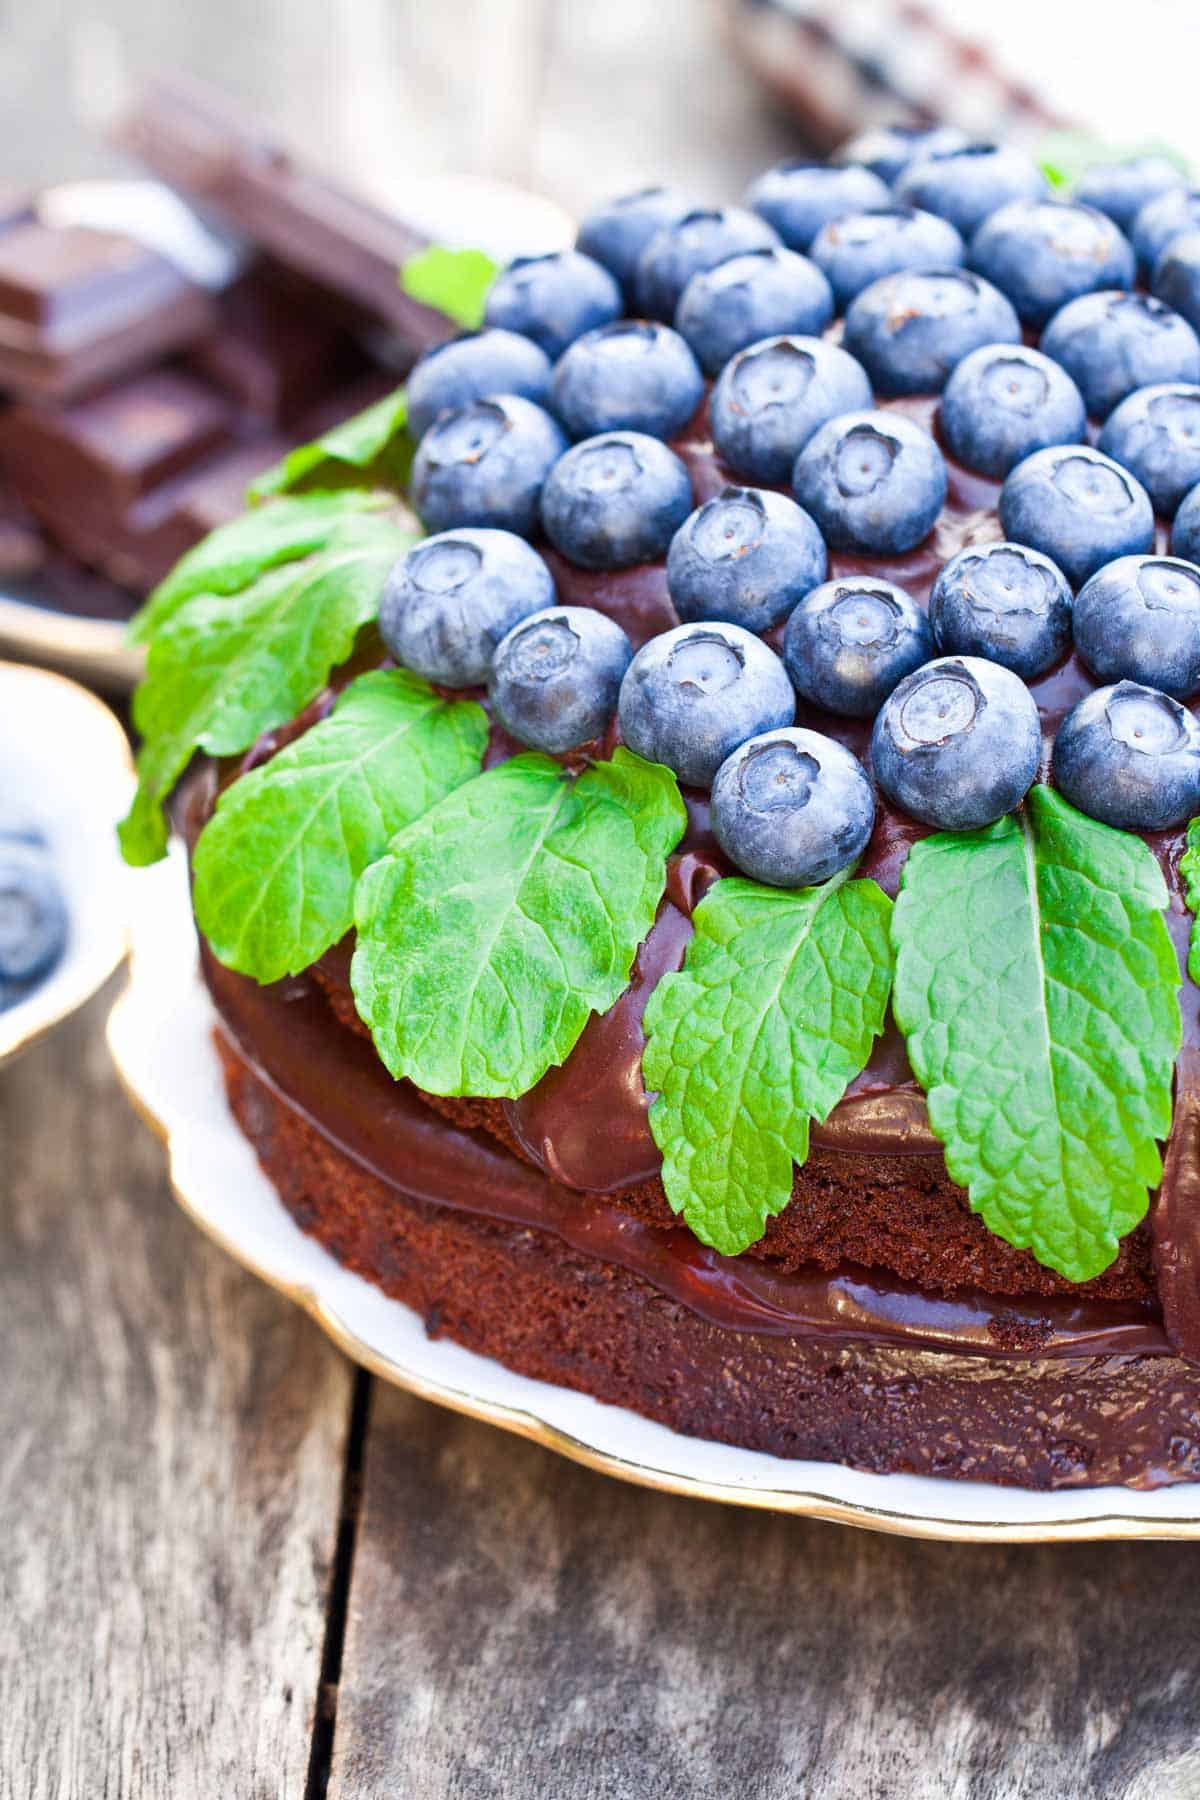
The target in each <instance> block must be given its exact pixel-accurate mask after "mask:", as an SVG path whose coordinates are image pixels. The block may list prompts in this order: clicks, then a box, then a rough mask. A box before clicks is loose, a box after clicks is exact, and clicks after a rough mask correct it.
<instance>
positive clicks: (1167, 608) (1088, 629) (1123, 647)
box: [1075, 556, 1200, 700]
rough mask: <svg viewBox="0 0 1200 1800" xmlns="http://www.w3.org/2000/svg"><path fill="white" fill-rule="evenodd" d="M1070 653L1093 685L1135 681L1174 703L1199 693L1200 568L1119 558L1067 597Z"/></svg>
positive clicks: (1151, 558) (1158, 560)
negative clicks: (1071, 609) (1071, 616)
mask: <svg viewBox="0 0 1200 1800" xmlns="http://www.w3.org/2000/svg"><path fill="white" fill-rule="evenodd" d="M1075 648H1076V649H1077V650H1078V652H1079V654H1080V656H1081V657H1082V658H1083V660H1084V662H1085V663H1086V664H1087V666H1088V668H1089V669H1090V670H1091V671H1092V674H1093V675H1094V676H1095V677H1096V679H1097V681H1125V680H1128V681H1140V682H1142V683H1143V684H1144V685H1145V686H1146V687H1152V688H1161V689H1162V691H1163V693H1164V694H1170V695H1171V697H1172V698H1173V699H1175V700H1187V699H1190V697H1191V696H1192V695H1193V694H1194V693H1196V692H1197V690H1200V569H1198V568H1196V567H1195V566H1194V564H1192V563H1188V562H1182V561H1180V560H1178V559H1176V558H1174V557H1169V556H1119V557H1118V558H1117V560H1116V562H1111V563H1107V564H1106V565H1105V567H1104V568H1103V569H1098V570H1097V572H1096V573H1095V574H1094V575H1093V576H1092V578H1091V580H1090V581H1086V582H1085V583H1084V585H1083V586H1082V587H1081V588H1080V590H1079V593H1078V594H1077V595H1076V597H1075Z"/></svg>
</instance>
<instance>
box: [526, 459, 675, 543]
mask: <svg viewBox="0 0 1200 1800" xmlns="http://www.w3.org/2000/svg"><path fill="white" fill-rule="evenodd" d="M691 510H692V484H691V482H690V481H689V479H688V472H687V470H686V469H685V468H684V466H683V464H682V463H681V462H680V460H679V458H678V457H677V456H676V455H675V452H674V451H673V450H668V449H667V446H666V445H665V444H664V443H661V442H660V441H659V439H658V438H653V437H647V436H646V435H645V433H644V432H641V431H610V432H606V433H605V435H604V436H603V437H593V438H584V440H583V442H582V443H581V444H575V445H574V446H573V447H572V448H571V449H570V450H568V451H567V453H566V455H565V456H562V457H560V458H559V460H558V461H557V462H556V463H555V465H554V467H553V469H551V471H550V474H549V476H548V478H547V480H546V485H545V488H544V489H543V492H542V523H543V525H544V526H545V529H546V536H547V537H548V538H549V539H550V542H551V543H552V544H553V545H554V547H555V549H556V550H561V552H562V554H563V555H564V556H567V557H569V558H570V559H571V561H572V562H574V563H578V565H579V566H580V568H583V569H625V568H630V567H632V565H633V564H634V563H640V562H651V561H653V559H654V558H655V557H656V556H662V555H663V554H664V552H665V551H666V548H667V545H668V544H669V543H670V542H671V539H672V537H673V536H674V535H675V533H676V532H677V531H678V529H679V527H680V526H681V525H682V524H683V521H684V520H685V519H686V518H687V516H688V514H689V512H691Z"/></svg>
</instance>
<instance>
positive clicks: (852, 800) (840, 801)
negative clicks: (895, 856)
mask: <svg viewBox="0 0 1200 1800" xmlns="http://www.w3.org/2000/svg"><path fill="white" fill-rule="evenodd" d="M874 823H875V790H874V789H873V788H872V786H871V783H870V780H869V779H868V776H867V772H866V770H865V769H864V768H863V766H862V764H861V763H860V762H859V760H858V758H857V757H856V756H852V755H851V754H850V752H849V750H846V749H844V748H843V746H842V745H841V744H838V743H835V742H834V740H833V739H832V738H827V737H824V736H822V734H821V733H820V732H819V731H805V730H802V729H800V728H799V727H797V726H793V727H792V728H791V729H790V730H788V729H784V730H780V731H764V732H762V733H760V735H759V736H758V737H752V738H751V739H750V740H749V742H748V743H745V744H741V745H739V747H738V748H737V749H736V750H735V751H734V752H733V754H732V755H731V756H728V757H726V759H725V761H724V762H723V763H722V764H721V767H720V768H719V769H718V770H717V777H716V780H715V781H714V782H713V790H712V829H713V836H714V837H715V838H716V840H717V842H718V844H720V846H721V848H722V850H723V851H724V852H725V854H726V856H727V857H728V858H729V860H730V862H732V863H734V864H735V865H736V866H737V868H739V869H740V870H741V871H742V873H743V874H744V875H749V876H750V878H751V879H752V880H753V881H765V882H767V883H768V884H769V885H770V886H771V887H784V888H800V887H812V886H814V885H815V884H816V883H817V882H819V881H828V880H829V877H830V876H831V875H836V874H837V872H838V870H839V869H844V868H847V867H848V866H849V865H850V864H851V863H853V862H857V861H858V858H859V857H860V856H861V855H862V853H863V851H864V850H865V849H866V847H867V840H868V838H869V837H870V835H871V828H872V826H873V825H874Z"/></svg>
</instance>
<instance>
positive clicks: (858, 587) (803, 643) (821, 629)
mask: <svg viewBox="0 0 1200 1800" xmlns="http://www.w3.org/2000/svg"><path fill="white" fill-rule="evenodd" d="M933 653H934V649H933V634H932V633H931V631H930V629H929V620H928V619H927V618H926V616H925V614H924V613H923V612H922V611H921V609H920V607H919V606H918V605H917V603H916V601H915V600H913V599H912V597H911V596H910V595H909V594H906V593H905V592H904V589H903V588H898V587H895V586H894V585H893V584H892V583H891V582H890V581H871V580H868V579H866V578H858V579H854V580H850V579H847V580H844V581H827V582H825V583H824V584H823V585H822V586H821V587H819V588H814V590H813V592H812V593H811V594H809V595H808V596H807V597H806V598H805V599H804V600H802V601H801V603H800V605H799V606H797V608H796V610H795V611H794V612H793V613H792V616H791V618H790V619H789V620H788V622H787V630H786V632H785V633H784V639H783V660H784V663H785V665H786V667H787V672H788V674H789V675H790V676H791V678H792V686H793V687H794V688H795V689H796V692H797V693H798V694H799V695H800V696H801V697H802V698H803V699H805V700H810V701H811V702H812V703H813V705H814V706H822V707H824V708H825V710H826V711H827V712H832V713H842V714H845V715H846V716H848V717H850V718H855V719H873V718H874V717H875V714H876V713H877V712H878V711H879V708H880V707H881V706H882V705H883V702H884V701H885V700H886V699H887V697H888V695H889V694H890V693H891V691H892V689H893V688H894V687H895V686H896V685H897V683H898V682H901V681H903V679H904V677H905V676H906V675H911V674H912V672H913V670H914V669H919V668H920V666H921V664H922V663H923V662H928V660H929V658H930V657H931V656H932V655H933Z"/></svg>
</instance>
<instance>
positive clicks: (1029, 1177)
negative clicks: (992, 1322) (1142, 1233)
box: [893, 787, 1181, 1281]
mask: <svg viewBox="0 0 1200 1800" xmlns="http://www.w3.org/2000/svg"><path fill="white" fill-rule="evenodd" d="M1166 903H1167V892H1166V886H1165V883H1164V881H1163V878H1162V874H1161V872H1160V870H1159V867H1158V864H1157V863H1156V862H1155V860H1154V857H1153V855H1152V854H1151V852H1150V850H1149V849H1148V848H1147V847H1146V845H1145V844H1143V843H1142V842H1141V841H1140V839H1138V838H1136V837H1133V836H1132V835H1130V834H1129V833H1127V832H1122V831H1114V830H1112V829H1111V828H1110V827H1109V826H1107V825H1101V824H1098V823H1097V822H1096V821H1095V820H1092V819H1089V818H1086V817H1085V816H1084V815H1083V814H1082V813H1080V812H1077V811H1076V810H1075V809H1074V807H1072V806H1069V805H1068V804H1067V802H1066V801H1065V800H1063V799H1061V798H1060V797H1059V795H1057V794H1055V793H1054V792H1052V791H1051V790H1050V789H1049V788H1045V787H1036V788H1034V789H1033V790H1032V792H1031V793H1030V795H1029V797H1028V799H1027V801H1026V805H1025V809H1024V811H1023V812H1022V813H1020V814H1018V815H1014V816H1013V817H1011V818H1007V819H1002V820H1001V821H1000V822H999V823H998V824H996V825H992V826H989V827H988V828H987V829H986V830H984V831H978V832H969V833H961V834H956V833H940V834H938V835H937V836H934V837H929V838H925V839H923V840H922V841H921V842H920V843H918V844H916V845H914V847H913V849H912V851H911V852H910V854H909V858H908V861H907V863H906V865H905V868H904V873H903V876H902V877H901V887H900V896H899V899H898V900H897V902H896V908H895V913H894V915H893V939H894V942H895V945H896V989H895V996H894V1002H893V1004H894V1008H895V1013H896V1018H897V1021H898V1022H899V1024H900V1027H901V1029H902V1030H903V1031H904V1033H905V1035H906V1037H907V1040H908V1054H909V1058H910V1060H911V1062H912V1066H913V1069H914V1071H915V1072H916V1075H917V1078H918V1080H919V1081H920V1083H921V1085H922V1087H923V1088H924V1089H925V1092H926V1095H927V1096H928V1103H929V1120H930V1124H931V1125H932V1127H933V1130H934V1131H935V1132H936V1134H937V1136H938V1137H939V1138H940V1139H941V1140H942V1143H943V1144H944V1146H945V1155H946V1167H947V1169H948V1171H949V1173H950V1175H951V1176H952V1178H953V1179H954V1180H955V1181H957V1182H958V1183H959V1184H960V1185H961V1186H962V1187H965V1188H966V1189H967V1190H968V1193H969V1196H970V1203H971V1206H972V1207H973V1209H974V1210H975V1211H976V1212H978V1213H979V1214H980V1215H981V1217H982V1218H983V1221H984V1223H985V1224H986V1225H987V1226H988V1228H989V1230H991V1231H994V1232H995V1233H996V1234H997V1235H998V1236H999V1237H1002V1238H1004V1239H1005V1241H1006V1242H1008V1243H1010V1244H1013V1245H1015V1246H1016V1247H1017V1248H1018V1249H1029V1250H1032V1252H1033V1254H1034V1255H1035V1256H1036V1257H1037V1259H1038V1261H1039V1262H1041V1263H1044V1264H1045V1265H1046V1267H1048V1268H1051V1269H1055V1270H1057V1271H1058V1273H1059V1274H1060V1275H1063V1276H1065V1277H1066V1278H1067V1280H1068V1281H1087V1280H1089V1279H1091V1277H1092V1276H1095V1275H1098V1274H1100V1273H1101V1271H1102V1270H1104V1269H1106V1268H1107V1267H1108V1265H1109V1264H1110V1263H1111V1262H1112V1260H1113V1258H1114V1257H1115V1256H1116V1254H1117V1250H1118V1246H1119V1242H1120V1239H1121V1238H1122V1237H1123V1236H1124V1235H1125V1233H1126V1232H1128V1231H1131V1230H1132V1229H1133V1227H1134V1226H1135V1225H1136V1224H1137V1223H1138V1221H1139V1220H1140V1219H1141V1218H1142V1217H1143V1216H1144V1215H1145V1212H1146V1207H1147V1204H1148V1190H1149V1189H1150V1188H1152V1187H1154V1186H1155V1185H1156V1184H1157V1182H1158V1180H1159V1178H1160V1176H1161V1173H1162V1163H1161V1158H1160V1155H1159V1150H1158V1140H1161V1139H1164V1138H1165V1137H1166V1136H1167V1134H1168V1132H1169V1130H1170V1125H1171V1076H1172V1069H1173V1066H1174V1061H1175V1055H1176V1052H1177V1051H1178V1048H1179V1044H1180V1040H1181V1024H1180V1013H1179V999H1178V990H1179V968H1178V964H1177V962H1176V958H1175V953H1174V950H1173V949H1172V947H1171V940H1170V937H1169V936H1168V933H1167V928H1166V924H1165V922H1164V919H1163V908H1164V907H1165V906H1166Z"/></svg>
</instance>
